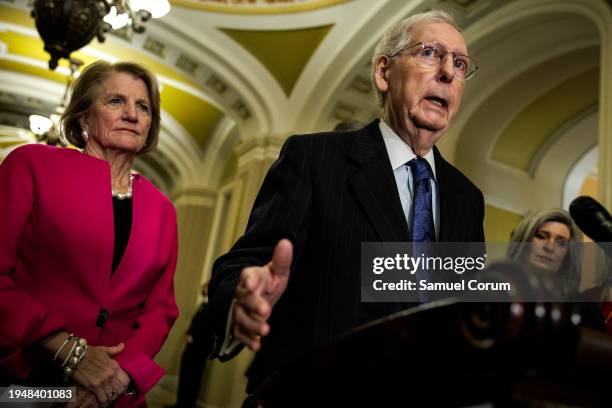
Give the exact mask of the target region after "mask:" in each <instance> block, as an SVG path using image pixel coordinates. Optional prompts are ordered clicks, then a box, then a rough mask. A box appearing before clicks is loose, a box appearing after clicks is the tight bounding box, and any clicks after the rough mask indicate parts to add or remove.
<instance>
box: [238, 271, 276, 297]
mask: <svg viewBox="0 0 612 408" xmlns="http://www.w3.org/2000/svg"><path fill="white" fill-rule="evenodd" d="M264 268H267V266H264V267H260V266H250V267H248V268H244V269H243V270H242V272H241V273H240V283H239V285H238V287H237V290H240V291H242V292H244V293H254V292H257V290H258V289H260V288H261V286H262V285H263V281H264V279H265V275H266V274H270V271H266V270H265V269H264Z"/></svg>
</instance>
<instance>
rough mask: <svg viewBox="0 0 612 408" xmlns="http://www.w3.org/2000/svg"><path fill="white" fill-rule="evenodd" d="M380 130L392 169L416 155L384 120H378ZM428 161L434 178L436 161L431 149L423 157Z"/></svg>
mask: <svg viewBox="0 0 612 408" xmlns="http://www.w3.org/2000/svg"><path fill="white" fill-rule="evenodd" d="M378 126H379V128H380V132H381V133H382V136H383V141H384V142H385V147H386V148H387V155H389V160H390V161H391V167H392V168H393V171H395V170H397V169H398V168H400V167H402V166H403V165H405V164H406V163H408V162H409V161H410V160H412V159H414V158H415V157H416V154H414V152H413V151H412V148H411V147H410V146H408V144H407V143H406V142H404V141H403V140H402V139H401V138H400V137H399V136H398V135H397V134H396V133H395V132H394V131H393V129H391V128H390V127H389V125H387V124H386V123H385V121H384V120H380V121H379V122H378ZM423 158H424V159H425V160H427V162H428V163H429V166H430V167H431V171H432V172H433V176H434V178H436V161H435V159H434V153H433V149H429V151H428V152H427V154H426V155H425V156H424V157H423Z"/></svg>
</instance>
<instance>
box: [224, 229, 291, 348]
mask: <svg viewBox="0 0 612 408" xmlns="http://www.w3.org/2000/svg"><path fill="white" fill-rule="evenodd" d="M292 259H293V244H291V241H289V240H288V239H281V240H280V241H278V244H276V247H275V248H274V253H273V254H272V260H271V261H270V262H268V263H267V264H266V265H264V266H251V267H248V268H244V269H243V270H242V273H241V274H240V280H239V281H238V285H237V286H236V292H235V293H234V300H235V304H234V314H233V316H232V330H233V334H234V337H235V338H236V339H237V340H240V341H242V342H243V343H244V344H245V345H246V346H247V347H248V348H250V349H251V350H253V351H258V350H259V348H260V347H261V337H262V336H266V335H267V334H268V333H269V332H270V325H269V324H268V319H269V317H270V314H272V308H273V307H274V305H275V304H276V302H277V301H278V299H280V297H281V296H282V294H283V292H284V291H285V289H286V288H287V282H288V281H289V271H290V270H291V261H292Z"/></svg>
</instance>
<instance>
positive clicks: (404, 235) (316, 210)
mask: <svg viewBox="0 0 612 408" xmlns="http://www.w3.org/2000/svg"><path fill="white" fill-rule="evenodd" d="M434 154H435V161H436V176H437V182H438V186H439V201H440V239H439V241H442V242H484V231H483V227H482V222H483V216H484V201H483V196H482V193H481V192H480V190H479V189H478V188H477V187H476V186H475V185H474V184H473V183H472V182H470V181H469V180H468V179H467V178H466V177H465V176H464V175H463V174H462V173H461V172H460V171H459V170H457V169H456V168H455V167H453V166H452V165H450V164H449V163H448V162H446V161H445V160H444V159H443V158H442V156H441V155H440V153H439V151H438V150H437V149H436V148H434ZM281 238H289V239H290V240H291V241H292V242H293V245H294V259H293V264H292V268H291V275H290V278H289V284H288V287H287V290H286V292H285V293H284V294H283V296H282V297H281V299H280V300H279V302H278V303H277V304H276V306H275V308H274V310H273V313H272V315H271V317H270V321H269V323H270V328H271V331H270V334H269V335H268V336H267V337H266V338H264V339H263V341H262V348H261V350H260V351H259V352H258V353H257V355H256V357H255V360H254V362H253V364H252V366H251V368H250V369H249V371H248V376H249V387H248V389H251V390H252V389H253V386H255V385H257V383H259V382H260V381H261V380H263V379H264V378H265V377H267V376H268V375H270V374H271V373H272V372H273V371H274V370H276V369H278V368H280V367H282V366H283V365H284V364H286V363H288V362H289V361H291V360H293V359H294V358H295V357H296V356H297V355H299V354H300V353H302V352H304V351H306V350H308V349H310V348H312V347H313V346H315V345H318V344H322V343H325V342H329V341H330V340H332V339H333V338H335V337H336V336H338V335H339V334H341V333H343V332H345V331H347V330H348V329H351V328H354V327H355V326H358V325H360V324H363V323H365V322H368V321H371V320H374V319H377V318H379V317H382V316H385V315H388V314H391V313H394V312H397V311H399V310H401V309H404V308H406V307H407V306H408V305H406V304H401V303H362V302H361V297H360V296H361V292H360V280H361V278H360V251H361V243H362V242H405V241H408V240H409V239H410V235H409V230H408V225H407V223H406V219H405V216H404V213H403V211H402V206H401V203H400V198H399V193H398V190H397V185H396V182H395V178H394V175H393V170H392V168H391V163H390V161H389V156H388V155H387V151H386V148H385V144H384V142H383V138H382V135H381V133H380V129H379V125H378V120H376V121H374V122H372V123H370V124H369V125H367V126H366V127H364V128H363V129H360V130H357V131H353V132H346V133H319V134H313V135H303V136H292V137H290V138H289V139H287V141H286V143H285V145H284V146H283V148H282V150H281V152H280V156H279V158H278V160H277V161H276V162H275V163H274V164H273V165H272V167H271V168H270V170H269V172H268V174H267V175H266V177H265V179H264V182H263V185H262V187H261V189H260V191H259V194H258V196H257V198H256V200H255V204H254V206H253V210H252V212H251V216H250V219H249V222H248V225H247V229H246V232H245V234H244V235H243V236H242V237H241V238H240V239H239V240H238V241H237V242H236V244H235V245H234V246H233V248H232V249H231V250H230V252H229V253H227V254H226V255H223V256H222V257H220V258H219V259H217V261H216V262H215V264H214V267H213V276H212V281H211V284H210V292H209V294H210V302H211V307H212V310H213V314H214V319H215V321H214V325H215V332H216V335H217V337H218V339H219V340H222V339H223V336H224V331H225V326H226V322H227V316H228V312H229V307H230V304H231V301H232V297H233V293H234V289H235V287H236V283H237V281H238V277H239V275H240V272H241V270H242V268H243V267H245V266H249V265H264V264H266V263H267V262H269V261H270V259H271V256H272V251H273V249H274V246H275V245H276V243H277V242H278V241H279V240H280V239H281Z"/></svg>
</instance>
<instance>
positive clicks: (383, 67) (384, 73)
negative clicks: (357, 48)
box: [374, 55, 390, 92]
mask: <svg viewBox="0 0 612 408" xmlns="http://www.w3.org/2000/svg"><path fill="white" fill-rule="evenodd" d="M389 62H390V60H389V57H387V56H386V55H383V56H381V57H380V58H379V59H378V62H376V69H375V70H374V84H375V85H376V88H377V89H378V90H379V91H380V92H387V91H388V90H389Z"/></svg>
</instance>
